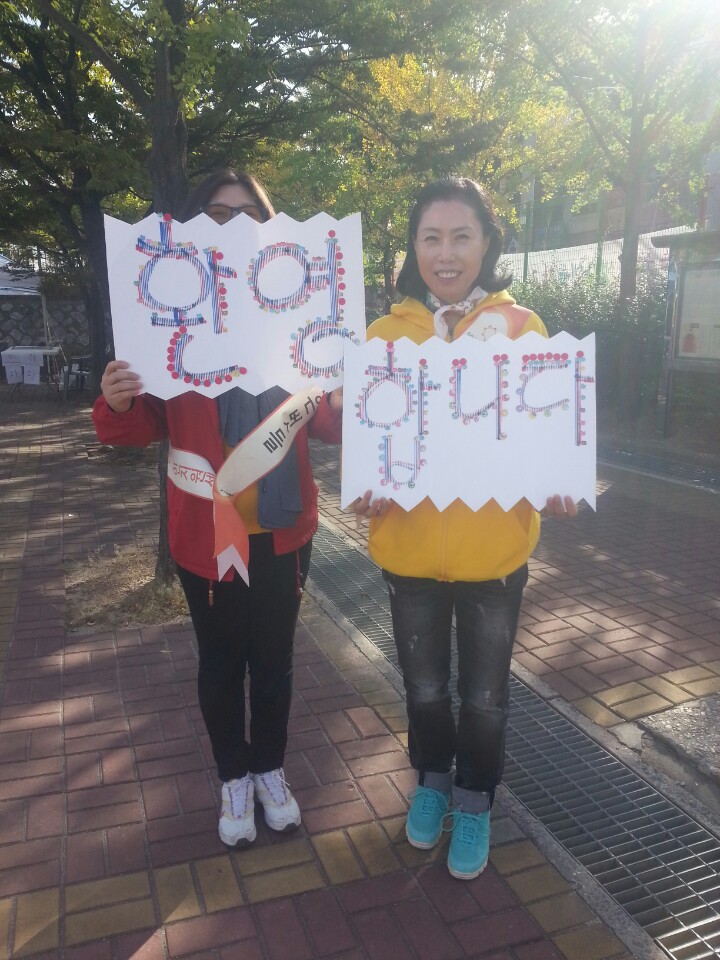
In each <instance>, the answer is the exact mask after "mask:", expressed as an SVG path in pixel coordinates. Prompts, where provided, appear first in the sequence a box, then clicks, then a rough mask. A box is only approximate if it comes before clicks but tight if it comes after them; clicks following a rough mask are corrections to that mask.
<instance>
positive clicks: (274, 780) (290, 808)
mask: <svg viewBox="0 0 720 960" xmlns="http://www.w3.org/2000/svg"><path fill="white" fill-rule="evenodd" d="M252 778H253V782H254V784H255V793H256V796H257V798H258V800H259V801H260V803H261V804H262V805H263V809H264V811H265V823H266V824H267V825H268V826H269V827H270V829H271V830H280V831H285V830H294V829H295V828H296V827H299V826H300V808H299V807H298V805H297V801H296V800H295V797H294V796H293V795H292V794H291V793H290V787H289V786H288V785H287V783H286V782H285V774H284V773H283V768H282V767H278V769H277V770H270V771H269V772H268V773H253V774H252Z"/></svg>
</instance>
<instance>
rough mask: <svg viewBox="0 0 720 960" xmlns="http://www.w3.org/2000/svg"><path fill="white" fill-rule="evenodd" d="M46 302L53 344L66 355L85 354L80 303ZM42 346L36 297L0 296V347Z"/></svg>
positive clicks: (85, 332)
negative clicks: (56, 344)
mask: <svg viewBox="0 0 720 960" xmlns="http://www.w3.org/2000/svg"><path fill="white" fill-rule="evenodd" d="M46 303H47V311H48V318H49V320H50V332H51V335H52V339H53V342H55V343H60V344H62V347H63V349H64V350H65V353H66V355H67V356H74V355H78V354H83V353H87V352H88V350H89V347H90V332H89V329H88V321H87V315H86V313H85V304H84V303H83V302H82V300H47V301H46ZM44 344H45V330H44V328H43V313H42V303H41V300H40V297H23V296H12V295H11V296H4V297H0V345H2V347H3V348H5V347H18V346H31V345H44Z"/></svg>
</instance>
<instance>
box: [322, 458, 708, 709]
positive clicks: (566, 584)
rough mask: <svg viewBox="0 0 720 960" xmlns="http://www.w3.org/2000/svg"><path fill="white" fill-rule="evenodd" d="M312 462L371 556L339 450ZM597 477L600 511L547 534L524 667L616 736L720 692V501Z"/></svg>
mask: <svg viewBox="0 0 720 960" xmlns="http://www.w3.org/2000/svg"><path fill="white" fill-rule="evenodd" d="M314 457H315V460H316V462H317V464H318V466H317V469H316V476H317V478H318V482H319V485H320V488H321V505H322V513H323V517H324V518H326V519H327V520H328V521H329V522H330V523H332V524H333V525H334V526H335V527H336V528H337V529H338V530H340V531H342V533H343V534H344V536H346V537H347V538H349V539H351V540H353V541H354V542H355V543H357V544H358V546H359V547H360V548H361V549H362V548H363V547H364V546H365V541H366V537H367V532H366V530H362V529H361V530H358V529H357V527H356V524H355V520H354V518H351V517H349V516H348V514H347V513H346V512H344V511H342V510H341V509H340V505H339V492H340V482H339V470H338V462H337V461H338V456H337V452H336V451H335V450H334V449H333V448H327V447H323V446H321V445H320V444H317V445H316V446H315V447H314ZM598 475H599V480H598V500H597V512H595V513H593V511H592V510H590V509H589V508H587V507H585V506H584V505H583V508H582V509H581V513H580V516H579V517H578V518H577V519H576V520H574V521H573V522H572V523H569V522H559V521H546V522H545V523H544V524H543V530H542V537H541V540H540V544H539V546H538V548H537V550H536V552H535V555H534V556H533V557H532V559H531V561H530V582H529V584H528V587H527V590H526V592H525V601H524V603H523V609H522V614H521V620H520V629H519V631H518V637H517V644H516V648H515V660H516V662H517V663H519V664H522V666H523V667H525V668H526V669H527V670H529V671H530V672H531V673H532V674H534V675H535V676H537V677H540V678H542V680H544V681H545V682H546V683H547V684H549V685H550V687H552V688H553V689H554V690H555V691H557V693H558V694H559V695H560V696H561V697H563V698H564V699H566V700H569V701H571V702H572V703H573V704H574V705H575V706H576V707H577V708H578V709H579V710H580V711H582V713H584V714H585V715H587V716H588V717H589V718H590V719H591V720H593V721H594V722H595V723H597V724H600V725H601V726H604V727H612V726H614V725H615V724H618V723H622V722H624V721H626V720H637V719H639V718H641V717H647V716H650V715H651V714H654V713H659V712H660V711H662V710H667V709H668V708H669V707H672V706H676V705H677V704H680V703H685V702H687V701H690V700H693V699H697V698H699V697H704V696H707V695H708V694H711V693H718V692H720V497H718V496H715V495H713V494H709V493H706V492H704V491H702V490H694V489H691V488H689V487H686V486H680V485H673V484H669V483H666V482H664V481H661V480H656V479H653V478H651V477H646V476H641V475H639V474H632V473H628V472H627V471H621V470H618V469H615V468H611V467H607V466H602V465H601V466H600V467H599V470H598Z"/></svg>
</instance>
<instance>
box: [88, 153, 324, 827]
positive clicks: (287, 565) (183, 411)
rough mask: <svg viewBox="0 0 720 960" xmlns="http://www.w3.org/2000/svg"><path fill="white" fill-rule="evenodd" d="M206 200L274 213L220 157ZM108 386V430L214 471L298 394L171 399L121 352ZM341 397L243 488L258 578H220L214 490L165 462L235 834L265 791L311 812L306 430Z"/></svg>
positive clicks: (191, 204)
mask: <svg viewBox="0 0 720 960" xmlns="http://www.w3.org/2000/svg"><path fill="white" fill-rule="evenodd" d="M200 212H204V213H206V214H207V215H208V216H210V217H211V218H212V219H213V220H215V221H216V222H217V223H221V224H222V223H226V222H227V221H228V220H230V219H232V218H233V217H234V216H236V215H238V214H239V213H241V212H242V213H246V214H247V215H249V216H250V217H252V218H253V219H255V220H257V221H258V222H264V221H266V220H268V219H269V218H270V217H272V216H273V215H274V211H273V208H272V205H271V203H270V201H269V199H268V197H267V195H266V193H265V191H264V189H263V188H262V186H261V185H260V184H259V183H258V182H257V181H256V180H255V179H254V178H253V177H251V176H249V175H248V174H246V173H240V172H236V171H234V170H221V171H219V172H218V173H216V174H213V175H212V176H210V177H208V178H207V179H206V180H204V181H203V182H202V183H200V184H199V185H198V186H197V187H196V188H195V190H194V191H193V193H192V194H191V196H190V197H189V199H188V201H187V204H186V206H185V209H184V210H183V216H182V217H181V219H183V220H189V219H190V218H192V217H194V216H195V215H196V214H198V213H200ZM101 387H102V396H101V397H99V398H98V400H97V402H96V403H95V406H94V409H93V420H94V422H95V428H96V431H97V434H98V437H99V439H100V440H101V441H102V442H103V443H108V444H113V445H130V446H144V445H147V444H149V443H152V442H153V441H154V440H159V439H162V438H164V437H169V439H170V443H171V447H172V448H173V449H175V450H178V451H183V452H189V453H190V454H192V455H193V456H194V458H195V459H196V460H197V462H204V463H206V464H209V466H210V468H211V470H212V472H213V473H217V471H218V470H219V468H220V466H221V465H222V463H223V461H224V460H225V459H226V457H227V455H228V453H229V452H230V450H232V449H233V448H234V447H236V446H237V444H238V443H239V442H240V441H241V440H242V439H243V437H244V436H246V435H247V434H248V433H250V432H251V431H252V430H253V429H254V428H255V427H256V426H257V425H258V423H260V422H261V421H262V420H264V419H265V417H266V416H268V415H269V414H270V413H271V412H272V411H273V410H274V409H276V408H277V407H278V406H279V405H280V404H281V403H282V402H283V401H284V400H285V399H286V398H287V394H286V392H285V391H283V390H281V389H280V388H273V389H272V390H268V391H266V392H265V393H263V394H261V395H260V396H258V397H254V396H252V395H250V394H248V393H246V392H245V391H242V390H240V389H239V388H234V389H232V390H230V391H228V392H227V393H224V394H222V395H221V396H220V397H218V398H217V399H210V398H208V397H204V396H201V395H200V394H199V393H196V392H194V391H192V392H189V393H185V394H181V395H180V396H178V397H175V398H173V399H171V400H168V401H163V400H159V399H157V398H156V397H152V396H150V395H149V394H145V393H143V392H142V391H143V386H142V384H141V382H140V379H139V376H138V375H137V374H136V373H134V372H133V371H132V370H131V369H130V366H129V364H128V363H127V362H125V361H122V360H114V361H112V362H111V363H109V364H108V365H107V368H106V369H105V373H104V375H103V378H102V382H101ZM341 409H342V401H341V397H340V394H339V392H338V394H336V395H333V394H330V395H326V396H325V397H323V399H322V400H321V401H320V404H319V406H318V408H317V412H316V413H315V415H314V417H313V419H312V420H311V421H310V423H309V426H308V427H307V428H303V429H302V430H300V432H299V433H298V434H297V435H296V438H295V441H294V443H293V445H292V447H291V449H290V452H289V453H288V454H287V456H286V457H285V458H284V459H283V460H282V462H281V463H280V464H279V465H278V466H277V467H276V468H275V469H274V470H273V471H271V473H269V474H268V475H267V476H266V477H263V478H262V479H261V480H260V481H258V482H257V483H255V484H253V485H251V486H250V487H248V488H247V489H246V490H244V491H242V492H241V493H240V494H238V496H237V497H236V498H235V508H236V510H237V511H238V513H239V514H240V516H241V517H242V520H243V521H244V524H245V527H246V528H247V531H248V534H249V541H250V556H249V562H248V571H249V580H250V586H247V585H246V584H245V582H244V581H243V580H242V579H241V578H240V577H239V576H238V574H237V573H236V572H235V570H234V569H233V568H232V567H231V568H230V570H229V571H228V572H227V573H226V574H225V575H224V576H223V577H222V579H221V580H220V581H219V582H218V568H217V562H216V560H215V559H214V557H213V552H214V533H213V504H212V500H210V499H204V498H202V497H200V496H195V495H193V493H192V492H188V491H187V490H186V489H182V488H181V487H179V486H176V485H175V483H174V482H173V481H172V476H171V473H172V471H169V474H168V476H169V479H168V525H169V539H170V550H171V553H172V556H173V558H174V559H175V561H176V563H177V566H178V574H179V577H180V582H181V584H182V587H183V590H184V592H185V596H186V598H187V602H188V607H189V609H190V615H191V617H192V621H193V626H194V628H195V632H196V635H197V641H198V651H199V668H198V698H199V702H200V709H201V712H202V716H203V720H204V721H205V725H206V727H207V731H208V734H209V736H210V742H211V745H212V750H213V756H214V758H215V762H216V764H217V769H218V775H219V777H220V779H221V781H222V813H221V816H220V822H219V834H220V839H221V840H222V841H223V842H224V843H225V844H227V845H228V846H236V845H237V844H241V845H245V844H248V843H251V842H252V841H253V840H254V839H255V836H256V829H255V819H254V801H255V799H257V800H258V801H259V802H260V803H261V804H262V806H263V809H264V814H265V821H266V823H267V824H268V826H269V827H270V828H271V829H273V830H281V831H284V830H291V829H294V828H295V827H297V826H299V824H300V810H299V808H298V805H297V802H296V800H295V798H294V797H293V795H292V793H291V792H290V789H289V787H288V785H287V783H286V781H285V776H284V773H283V762H284V756H285V748H286V745H287V726H288V718H289V712H290V702H291V697H292V673H293V638H294V633H295V624H296V621H297V616H298V611H299V607H300V595H301V593H302V587H303V584H304V582H305V578H306V576H307V572H308V567H309V565H310V552H311V549H312V537H313V534H314V533H315V531H316V529H317V520H318V514H317V488H316V487H315V484H314V481H313V478H312V472H311V467H310V461H309V454H308V432H309V433H310V434H311V435H312V436H315V437H318V438H319V439H322V440H326V441H328V442H339V441H340V433H341ZM246 672H249V674H250V690H249V700H250V729H249V732H248V731H246V729H245V697H244V684H245V674H246Z"/></svg>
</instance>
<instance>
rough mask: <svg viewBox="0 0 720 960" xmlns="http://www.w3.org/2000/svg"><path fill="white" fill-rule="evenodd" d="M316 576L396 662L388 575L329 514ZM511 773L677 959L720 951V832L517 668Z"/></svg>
mask: <svg viewBox="0 0 720 960" xmlns="http://www.w3.org/2000/svg"><path fill="white" fill-rule="evenodd" d="M310 576H311V577H312V579H313V582H314V583H315V584H316V585H317V586H318V587H319V588H320V589H321V590H322V591H323V592H324V593H325V594H326V596H328V597H329V598H330V599H331V600H332V601H333V602H334V603H335V605H336V606H337V607H338V609H339V610H340V611H341V612H342V614H343V615H344V616H346V617H347V618H348V620H350V621H351V622H352V623H353V624H354V625H355V626H356V627H357V628H358V629H359V630H361V631H362V633H364V634H365V636H367V637H368V639H370V640H372V642H373V643H374V644H375V645H376V647H377V648H378V649H379V650H380V651H381V652H382V653H384V654H385V656H386V657H387V658H388V660H390V662H391V663H393V664H395V666H397V657H396V652H395V644H394V642H393V639H392V621H391V617H390V610H389V606H388V602H387V592H386V589H385V584H384V582H383V579H382V575H381V574H380V571H379V570H378V569H377V567H376V566H375V565H374V564H373V563H372V561H370V560H368V559H367V558H366V557H365V556H363V555H362V554H361V553H359V552H358V551H357V550H355V549H354V548H353V547H352V546H350V545H349V544H347V543H346V542H345V541H344V540H343V539H342V538H341V537H338V536H337V535H336V534H334V533H333V532H332V531H331V530H329V529H328V528H327V527H326V526H324V525H323V524H321V525H320V528H319V530H318V533H317V535H316V537H315V541H314V550H313V559H312V566H311V569H310ZM510 693H511V709H510V721H509V724H508V731H507V741H506V751H507V760H506V768H505V778H504V779H505V783H506V785H507V787H508V788H509V789H510V790H511V791H512V792H513V793H514V794H515V796H516V797H517V798H518V800H520V801H521V802H522V803H523V804H524V805H525V806H526V807H527V809H528V810H529V811H530V812H531V813H532V814H533V815H534V816H535V817H537V819H538V820H539V821H540V822H541V823H542V824H543V825H544V826H545V827H546V828H547V830H548V831H549V832H550V833H551V834H552V835H553V836H554V837H555V838H556V839H557V840H558V841H559V842H560V843H562V845H563V846H564V847H565V848H566V850H568V852H570V853H571V854H572V855H573V856H574V857H575V858H576V859H577V860H578V861H579V862H580V863H581V864H582V865H583V866H584V867H585V868H586V869H587V870H588V871H589V872H590V873H591V874H592V875H593V876H594V877H595V878H596V879H597V881H598V882H599V883H600V884H601V885H602V886H603V887H604V889H605V890H606V891H607V892H608V893H609V894H610V895H611V896H612V897H613V898H614V899H615V900H616V901H617V903H619V904H621V905H622V906H623V908H624V909H625V910H626V912H627V913H628V914H629V915H630V916H631V917H632V918H633V919H634V920H635V921H636V922H637V923H638V924H639V925H640V926H641V927H643V929H644V930H645V931H646V932H647V933H648V934H649V935H650V936H651V937H652V938H653V939H654V940H655V941H656V942H657V943H658V944H659V945H660V946H661V947H662V948H663V949H664V950H665V952H666V953H667V954H668V955H669V956H670V957H672V958H673V960H706V958H707V960H709V958H714V957H718V956H720V841H719V840H718V839H717V838H716V837H715V836H713V834H711V833H709V832H708V831H707V830H706V829H705V828H704V827H702V826H700V825H699V824H698V823H696V822H695V821H694V820H692V819H691V818H690V817H689V816H688V815H687V814H685V813H684V812H683V811H682V810H680V808H679V807H677V806H675V804H673V803H671V802H670V801H669V800H667V799H666V798H665V797H663V796H662V794H660V793H658V791H657V790H655V789H654V787H652V786H651V785H650V784H649V783H647V782H646V781H645V780H643V779H642V778H640V777H638V776H637V774H635V773H633V771H632V770H630V769H629V768H628V767H626V766H625V765H624V764H623V763H621V762H620V761H619V760H617V759H615V757H613V756H612V755H611V754H609V753H608V752H607V751H606V750H604V749H603V748H602V747H600V746H599V745H598V744H596V743H595V742H594V741H593V740H592V739H591V738H590V737H588V736H587V735H586V734H585V733H583V731H582V730H579V729H578V728H577V727H575V726H574V725H573V724H572V723H571V722H570V721H569V720H567V719H566V718H565V717H563V716H561V715H560V714H559V713H557V712H556V711H555V710H554V709H553V708H552V707H550V706H548V704H546V703H545V701H544V700H543V699H542V698H541V697H539V696H538V695H537V694H535V693H533V691H532V690H530V689H529V688H528V687H526V686H525V685H524V684H522V683H521V682H520V681H519V680H517V679H515V678H514V677H513V678H512V680H511V685H510Z"/></svg>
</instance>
